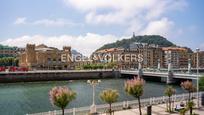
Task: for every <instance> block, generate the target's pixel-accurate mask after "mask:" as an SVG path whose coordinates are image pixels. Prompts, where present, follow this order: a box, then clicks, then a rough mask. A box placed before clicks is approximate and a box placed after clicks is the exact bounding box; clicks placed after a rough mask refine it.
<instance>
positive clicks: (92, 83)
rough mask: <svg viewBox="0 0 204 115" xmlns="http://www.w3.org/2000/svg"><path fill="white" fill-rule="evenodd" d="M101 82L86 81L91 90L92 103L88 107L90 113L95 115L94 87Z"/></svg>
mask: <svg viewBox="0 0 204 115" xmlns="http://www.w3.org/2000/svg"><path fill="white" fill-rule="evenodd" d="M100 82H101V80H87V83H88V84H90V85H91V86H92V89H93V103H92V105H91V107H90V113H96V105H95V86H96V85H97V84H99V83H100Z"/></svg>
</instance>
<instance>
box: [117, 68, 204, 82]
mask: <svg viewBox="0 0 204 115" xmlns="http://www.w3.org/2000/svg"><path fill="white" fill-rule="evenodd" d="M120 73H121V74H122V75H123V74H126V75H136V76H137V75H139V74H140V73H139V71H138V70H120ZM142 76H151V77H160V78H161V80H162V81H165V82H166V83H173V82H175V80H176V79H189V80H197V77H201V76H202V75H201V74H199V75H197V74H190V73H174V72H159V71H157V72H148V71H143V72H142Z"/></svg>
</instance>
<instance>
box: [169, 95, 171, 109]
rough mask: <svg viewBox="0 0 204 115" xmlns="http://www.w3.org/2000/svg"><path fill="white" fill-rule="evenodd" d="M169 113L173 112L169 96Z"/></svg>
mask: <svg viewBox="0 0 204 115" xmlns="http://www.w3.org/2000/svg"><path fill="white" fill-rule="evenodd" d="M169 112H171V97H170V96H169Z"/></svg>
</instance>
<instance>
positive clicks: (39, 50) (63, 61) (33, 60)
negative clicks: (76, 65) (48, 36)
mask: <svg viewBox="0 0 204 115" xmlns="http://www.w3.org/2000/svg"><path fill="white" fill-rule="evenodd" d="M71 59H72V58H71V47H69V46H65V47H63V50H59V49H57V48H54V47H48V46H46V45H44V44H40V45H38V46H35V44H27V45H26V48H25V51H24V52H23V53H21V55H20V57H19V66H21V67H28V68H29V69H45V70H52V69H72V60H71Z"/></svg>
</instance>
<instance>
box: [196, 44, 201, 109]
mask: <svg viewBox="0 0 204 115" xmlns="http://www.w3.org/2000/svg"><path fill="white" fill-rule="evenodd" d="M199 51H200V49H199V48H196V53H197V56H196V57H197V66H196V67H197V105H198V107H199V75H198V74H199V70H198V69H199V58H198V56H199Z"/></svg>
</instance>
